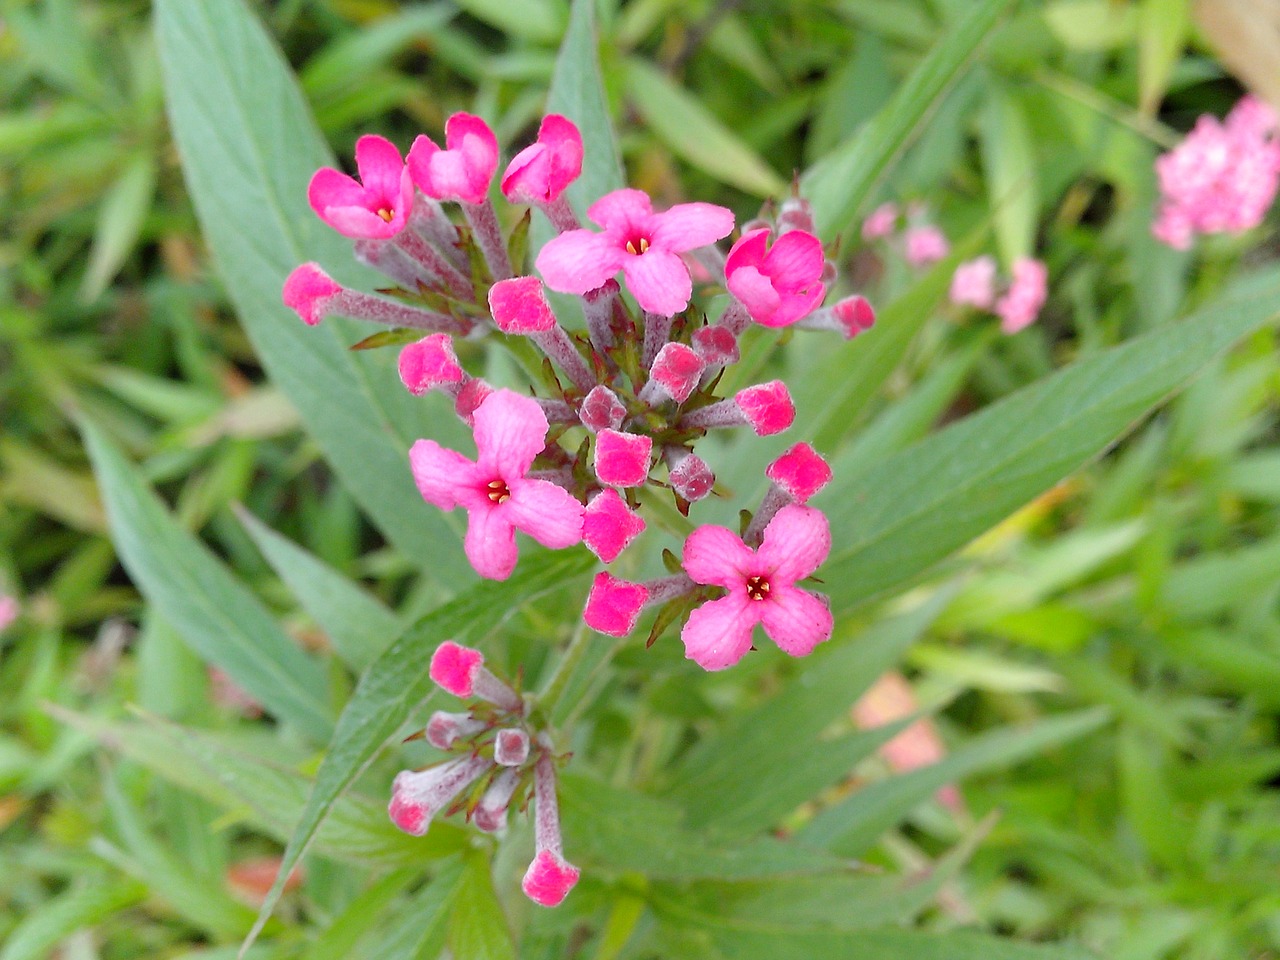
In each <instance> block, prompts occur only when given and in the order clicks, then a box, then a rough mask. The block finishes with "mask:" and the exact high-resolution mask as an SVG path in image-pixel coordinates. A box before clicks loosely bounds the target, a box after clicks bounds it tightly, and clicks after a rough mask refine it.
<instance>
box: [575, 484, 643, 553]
mask: <svg viewBox="0 0 1280 960" xmlns="http://www.w3.org/2000/svg"><path fill="white" fill-rule="evenodd" d="M643 532H644V519H643V518H642V517H641V516H640V515H639V514H638V513H633V512H632V511H631V509H630V508H629V507H628V506H627V503H626V501H625V500H623V499H622V497H621V496H620V495H619V494H618V491H616V490H605V491H603V492H601V493H598V494H596V496H595V497H594V498H592V500H591V502H590V503H589V504H587V508H586V510H584V511H583V514H582V539H583V541H584V542H585V543H586V545H587V547H588V549H590V550H591V552H592V553H594V554H595V555H596V556H597V557H599V558H600V559H601V560H603V561H604V562H605V563H613V561H614V560H617V559H618V555H619V554H621V553H622V551H623V550H625V549H627V547H629V546H630V545H631V542H632V541H633V540H635V538H636V537H638V536H640V534H642V533H643Z"/></svg>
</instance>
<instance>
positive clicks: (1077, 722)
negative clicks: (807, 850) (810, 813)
mask: <svg viewBox="0 0 1280 960" xmlns="http://www.w3.org/2000/svg"><path fill="white" fill-rule="evenodd" d="M1108 716H1109V714H1108V712H1107V711H1106V710H1103V709H1092V710H1081V711H1079V712H1077V713H1070V714H1062V715H1059V716H1055V717H1053V718H1052V719H1049V720H1042V721H1040V722H1038V723H1035V724H1033V725H1030V726H1026V727H1016V728H1008V729H1001V730H996V731H995V732H993V733H987V734H983V735H982V736H980V737H977V738H975V739H974V740H972V741H970V742H969V743H967V744H965V745H964V746H962V747H960V748H959V749H958V750H955V751H953V752H952V753H949V754H948V755H947V756H946V757H945V758H944V759H943V760H940V761H939V762H937V763H935V764H931V765H930V766H927V767H921V768H920V769H918V770H913V771H911V772H910V773H905V774H899V775H896V776H891V777H889V778H888V779H886V780H881V781H878V782H877V783H873V784H871V785H870V786H866V787H863V788H862V789H861V790H859V791H858V792H857V793H855V794H853V796H851V797H849V798H848V799H846V800H843V801H841V802H840V803H838V804H837V805H836V806H834V807H830V808H828V809H826V810H824V811H823V812H822V813H820V814H818V815H817V816H816V817H814V818H813V820H811V821H810V822H809V823H808V824H807V825H806V826H805V827H804V828H803V829H802V830H801V831H800V832H799V834H797V839H799V840H800V841H801V842H803V843H808V844H811V845H812V846H814V847H821V848H825V849H829V850H831V851H832V852H834V853H837V854H840V855H841V856H847V857H855V856H858V855H859V854H861V853H863V852H864V851H866V850H867V849H868V848H869V847H871V845H872V844H874V843H875V842H876V840H878V839H879V838H880V836H881V834H883V833H884V832H885V830H887V829H889V828H890V827H891V826H893V825H894V824H895V823H897V822H898V821H899V820H901V819H902V818H903V817H905V816H906V815H907V814H908V813H910V812H911V810H912V808H913V807H915V806H916V805H917V804H919V803H920V802H922V801H923V800H925V799H926V798H928V797H929V796H931V795H932V794H933V793H934V792H935V791H936V790H938V789H940V788H941V787H944V786H946V785H947V784H948V783H954V782H956V781H958V780H960V779H962V778H964V777H967V776H970V775H972V774H975V773H980V772H982V771H984V770H993V769H999V768H1000V767H1004V766H1008V765H1009V764H1013V763H1016V762H1018V761H1019V760H1022V759H1025V758H1026V757H1030V756H1034V755H1035V754H1037V753H1039V752H1040V751H1042V750H1045V749H1047V748H1049V747H1051V746H1055V745H1057V744H1059V743H1064V742H1066V741H1068V740H1073V739H1075V738H1076V737H1081V736H1084V735H1085V734H1086V733H1089V732H1091V731H1093V730H1097V729H1098V728H1099V727H1101V726H1102V725H1103V724H1104V723H1106V722H1107V719H1108Z"/></svg>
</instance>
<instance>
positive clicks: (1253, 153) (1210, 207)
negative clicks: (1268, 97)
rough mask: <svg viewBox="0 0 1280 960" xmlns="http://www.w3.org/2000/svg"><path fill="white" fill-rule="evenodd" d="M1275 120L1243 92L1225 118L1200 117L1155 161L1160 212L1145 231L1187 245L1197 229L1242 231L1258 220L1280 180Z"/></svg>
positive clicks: (1266, 108)
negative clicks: (1172, 147)
mask: <svg viewBox="0 0 1280 960" xmlns="http://www.w3.org/2000/svg"><path fill="white" fill-rule="evenodd" d="M1278 128H1280V119H1278V118H1277V116H1276V112H1275V111H1274V110H1273V109H1272V108H1271V107H1270V106H1268V105H1267V104H1265V103H1263V102H1262V101H1261V100H1259V99H1257V98H1256V97H1252V96H1246V97H1244V98H1243V99H1241V100H1240V102H1239V103H1237V104H1236V105H1235V107H1234V108H1232V110H1231V112H1230V113H1229V114H1227V117H1226V119H1225V120H1224V121H1219V120H1218V119H1217V118H1216V117H1212V116H1209V115H1205V116H1202V117H1200V118H1199V119H1198V120H1197V121H1196V125H1195V127H1194V128H1193V129H1192V131H1191V132H1190V133H1189V134H1187V136H1186V138H1185V139H1184V140H1183V141H1182V143H1180V144H1178V146H1177V147H1175V148H1174V149H1173V150H1170V151H1169V152H1168V153H1165V154H1162V155H1161V156H1160V157H1159V158H1158V159H1157V160H1156V176H1157V178H1158V180H1159V182H1160V211H1159V213H1158V215H1157V216H1156V220H1155V222H1154V223H1153V224H1152V226H1151V232H1152V233H1153V234H1154V235H1155V237H1156V238H1157V239H1158V240H1160V241H1161V242H1163V243H1166V244H1168V245H1169V246H1171V247H1174V248H1175V249H1178V250H1186V249H1188V248H1189V247H1190V246H1191V241H1192V240H1193V239H1194V238H1195V236H1196V234H1202V233H1240V232H1243V231H1245V230H1250V229H1252V228H1254V227H1256V226H1257V225H1258V224H1260V223H1261V222H1262V218H1263V217H1264V216H1265V215H1266V213H1267V210H1268V209H1270V207H1271V204H1272V202H1273V201H1274V200H1275V196H1276V188H1277V185H1280V139H1278V138H1277V132H1278Z"/></svg>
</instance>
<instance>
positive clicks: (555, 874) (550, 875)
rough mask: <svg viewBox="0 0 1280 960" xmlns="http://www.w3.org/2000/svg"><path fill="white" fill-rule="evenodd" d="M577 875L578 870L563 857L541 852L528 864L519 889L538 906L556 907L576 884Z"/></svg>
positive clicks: (550, 852) (548, 851) (545, 851)
mask: <svg viewBox="0 0 1280 960" xmlns="http://www.w3.org/2000/svg"><path fill="white" fill-rule="evenodd" d="M578 875H579V870H578V868H577V867H575V866H573V864H571V863H569V862H568V861H566V860H565V859H564V857H561V856H559V855H557V854H555V853H553V852H552V851H550V850H543V851H542V852H540V853H539V854H538V855H537V856H536V857H534V858H533V863H531V864H529V869H528V870H527V871H526V872H525V875H524V880H522V881H521V883H520V889H522V890H523V891H524V894H525V896H526V897H528V898H529V899H530V900H532V901H533V902H534V903H536V904H538V905H539V906H543V907H558V906H560V904H561V903H562V902H563V901H564V898H565V897H567V896H568V895H569V891H570V890H572V889H573V888H574V885H575V884H577V882H578Z"/></svg>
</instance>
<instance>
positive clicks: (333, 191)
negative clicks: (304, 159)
mask: <svg viewBox="0 0 1280 960" xmlns="http://www.w3.org/2000/svg"><path fill="white" fill-rule="evenodd" d="M356 169H357V170H359V171H360V179H359V180H356V179H355V178H354V177H349V176H347V175H346V174H345V173H342V172H340V171H338V170H334V169H332V168H330V167H325V168H324V169H321V170H317V171H316V172H315V175H314V176H313V177H312V178H311V186H310V187H309V188H308V189H307V199H308V200H309V201H310V202H311V209H312V210H314V211H315V212H316V215H317V216H319V217H320V219H321V220H323V221H324V222H325V223H327V224H328V225H329V226H331V227H333V229H335V230H337V231H338V232H339V233H340V234H342V235H343V236H345V237H352V238H355V239H363V240H385V239H387V238H388V237H394V236H395V235H396V234H397V233H399V232H400V231H401V230H402V229H404V225H405V222H406V221H407V219H408V216H409V208H410V207H412V206H413V181H412V179H410V177H409V170H408V168H407V167H406V166H405V162H404V160H403V159H401V157H400V151H399V150H397V149H396V147H395V144H393V143H392V142H391V141H390V140H387V139H385V138H383V137H379V136H375V135H373V134H368V135H366V136H363V137H361V138H360V139H359V140H357V141H356Z"/></svg>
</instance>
